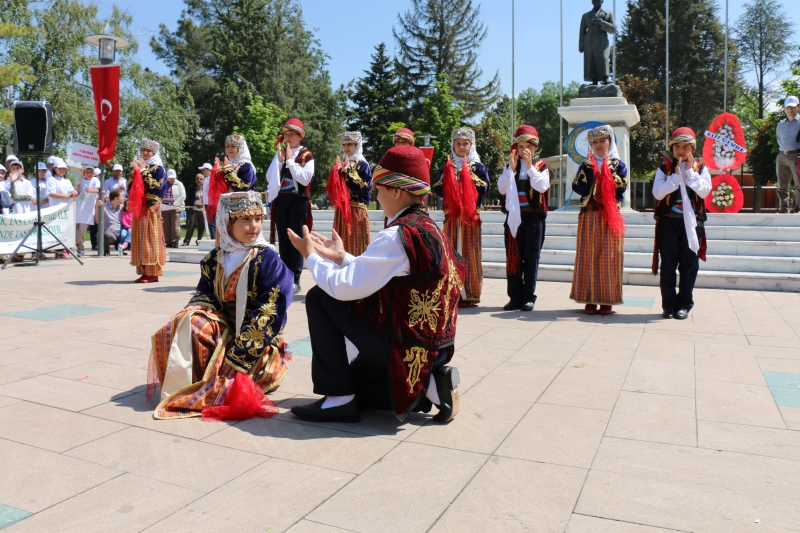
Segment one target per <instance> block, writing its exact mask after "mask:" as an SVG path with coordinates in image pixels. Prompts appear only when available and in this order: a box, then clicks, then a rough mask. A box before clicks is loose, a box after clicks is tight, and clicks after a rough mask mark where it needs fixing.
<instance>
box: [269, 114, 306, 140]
mask: <svg viewBox="0 0 800 533" xmlns="http://www.w3.org/2000/svg"><path fill="white" fill-rule="evenodd" d="M287 131H293V132H295V133H297V134H298V135H299V136H300V137H301V138H305V136H306V129H305V127H304V126H303V123H302V122H300V119H297V118H290V119H289V120H287V121H286V124H284V125H283V128H281V135H280V136H279V137H278V140H277V141H276V142H275V146H278V145H279V144H281V143H282V142H283V134H284V133H286V132H287Z"/></svg>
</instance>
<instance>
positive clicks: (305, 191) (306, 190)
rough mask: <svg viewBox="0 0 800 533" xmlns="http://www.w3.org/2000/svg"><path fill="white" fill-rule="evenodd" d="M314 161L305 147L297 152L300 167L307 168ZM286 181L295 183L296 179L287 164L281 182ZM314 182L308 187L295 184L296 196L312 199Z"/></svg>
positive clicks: (295, 159)
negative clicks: (307, 164)
mask: <svg viewBox="0 0 800 533" xmlns="http://www.w3.org/2000/svg"><path fill="white" fill-rule="evenodd" d="M312 159H314V156H313V155H312V153H311V151H310V150H309V149H308V148H306V147H303V148H301V149H300V151H299V152H297V157H295V158H294V162H295V163H297V164H298V165H300V166H301V167H304V166H306V163H308V162H309V161H311V160H312ZM284 179H288V180H291V181H293V182H294V178H292V173H291V172H290V171H289V169H288V168H286V163H284V164H283V165H282V166H281V182H283V180H284ZM312 181H314V179H313V178H312V179H311V181H309V182H308V185H303V184H301V183H298V182H294V183H295V187H296V188H297V193H296V194H299V195H300V196H305V197H306V198H311V182H312ZM282 192H286V191H282ZM308 229H311V227H309V228H308Z"/></svg>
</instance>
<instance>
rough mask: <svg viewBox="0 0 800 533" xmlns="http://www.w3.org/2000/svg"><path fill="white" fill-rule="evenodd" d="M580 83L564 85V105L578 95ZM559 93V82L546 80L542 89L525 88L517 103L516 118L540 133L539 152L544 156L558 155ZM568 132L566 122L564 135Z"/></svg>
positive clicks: (574, 82)
mask: <svg viewBox="0 0 800 533" xmlns="http://www.w3.org/2000/svg"><path fill="white" fill-rule="evenodd" d="M579 88H580V85H579V84H578V82H576V81H573V82H571V83H570V84H569V85H567V86H566V87H564V105H569V102H570V100H572V99H573V98H577V97H578V89H579ZM558 106H559V95H558V83H556V82H554V81H546V82H544V84H543V85H542V90H541V91H537V90H536V89H534V88H529V89H525V90H524V91H522V92H521V93H519V96H517V102H516V105H515V113H514V114H515V118H519V121H520V123H521V124H529V125H531V126H533V127H534V128H536V131H537V132H538V133H539V153H540V154H541V156H542V157H550V156H554V155H558V138H559V137H558V132H559V128H558V124H559V123H558V121H559V120H560V119H561V115H559V114H558ZM566 134H567V125H566V123H565V124H564V136H565V137H566Z"/></svg>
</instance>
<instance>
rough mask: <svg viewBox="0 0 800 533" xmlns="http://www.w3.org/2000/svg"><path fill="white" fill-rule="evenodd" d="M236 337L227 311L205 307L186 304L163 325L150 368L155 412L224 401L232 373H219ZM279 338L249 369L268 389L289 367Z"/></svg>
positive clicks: (197, 411) (181, 413)
mask: <svg viewBox="0 0 800 533" xmlns="http://www.w3.org/2000/svg"><path fill="white" fill-rule="evenodd" d="M233 340H234V339H233V336H232V334H231V330H230V328H229V327H228V325H227V322H226V321H225V319H224V317H223V315H222V314H221V313H219V312H217V311H215V310H213V309H209V308H206V307H189V308H186V309H184V310H182V311H181V312H180V313H178V314H177V315H175V316H174V317H173V318H172V319H171V320H170V321H169V322H168V323H167V324H166V325H165V326H163V327H162V328H161V329H159V330H158V331H157V332H156V334H155V335H153V338H152V343H153V344H152V352H151V354H150V371H149V372H148V373H149V374H151V375H150V376H149V379H148V381H151V380H152V381H155V382H157V385H158V389H159V391H160V402H159V404H158V406H157V407H156V409H155V412H154V413H153V418H155V419H157V420H167V419H171V418H190V417H195V416H200V415H201V414H202V410H203V408H204V407H209V406H218V405H222V403H223V402H224V401H225V395H226V394H227V392H228V390H229V389H230V386H231V385H232V384H233V377H231V378H227V377H222V376H219V375H218V374H219V369H220V366H222V363H223V362H224V361H225V352H226V351H227V350H228V349H229V348H230V346H231V345H232V344H233ZM277 342H281V341H280V340H277V339H276V341H275V342H273V344H271V345H269V346H267V347H266V348H265V349H264V352H263V354H262V355H261V359H259V360H258V361H257V362H256V364H254V365H253V368H252V369H251V370H250V373H249V374H250V376H251V377H252V378H253V381H255V383H256V385H258V386H259V387H261V389H262V390H263V391H264V392H265V393H266V392H271V391H273V390H275V389H277V388H278V386H279V385H280V384H281V381H282V380H283V377H284V375H285V374H286V372H287V370H288V367H287V366H286V363H285V361H284V358H283V356H282V355H281V353H280V350H279V349H278V347H277V346H276V345H275V344H276V343H277ZM149 388H150V384H148V393H149Z"/></svg>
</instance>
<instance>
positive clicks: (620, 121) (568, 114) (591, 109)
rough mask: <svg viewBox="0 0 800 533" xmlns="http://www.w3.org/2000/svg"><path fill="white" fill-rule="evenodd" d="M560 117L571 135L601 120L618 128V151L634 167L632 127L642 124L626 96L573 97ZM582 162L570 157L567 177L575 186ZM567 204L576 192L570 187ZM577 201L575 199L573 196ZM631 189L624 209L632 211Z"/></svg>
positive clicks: (628, 190)
mask: <svg viewBox="0 0 800 533" xmlns="http://www.w3.org/2000/svg"><path fill="white" fill-rule="evenodd" d="M558 114H559V115H561V116H562V117H564V119H566V121H567V122H568V123H569V129H568V130H567V131H568V132H571V131H572V130H573V129H574V128H575V127H576V126H578V125H579V124H581V123H583V122H588V121H597V122H602V123H603V124H608V125H609V126H611V127H612V128H613V129H614V133H615V134H616V137H617V139H616V140H617V150H618V151H619V157H620V159H622V161H623V162H624V163H625V165H626V166H627V167H628V171H629V172H630V168H631V133H630V130H631V127H632V126H634V125H636V124H638V123H639V111H638V110H637V109H636V106H635V105H632V104H629V103H628V101H627V100H626V99H625V98H623V97H618V98H573V99H572V100H571V101H570V104H569V106H568V107H559V108H558ZM578 166H579V165H578V163H576V162H575V161H573V160H572V158H569V159H568V161H567V172H566V175H565V178H566V179H567V180H568V181H567V183H571V182H572V179H573V178H574V177H575V174H576V173H577V172H578ZM566 189H567V190H566V191H565V193H566V195H565V197H564V201H565V202H566V200H567V198H568V197H569V191H571V190H572V189H571V188H570V187H566ZM572 199H573V201H574V200H575V197H574V196H573V198H572ZM630 205H631V188H630V186H628V189H627V190H626V191H625V202H624V204H623V208H624V209H630Z"/></svg>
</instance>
